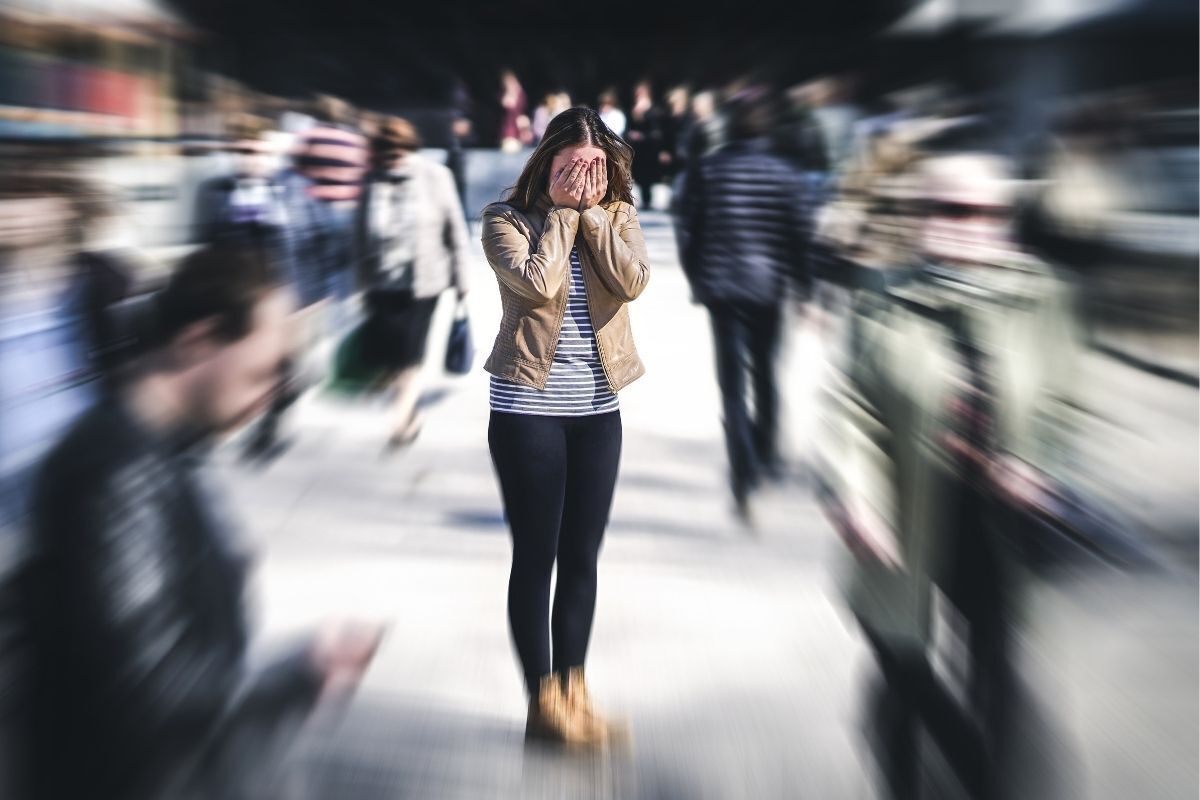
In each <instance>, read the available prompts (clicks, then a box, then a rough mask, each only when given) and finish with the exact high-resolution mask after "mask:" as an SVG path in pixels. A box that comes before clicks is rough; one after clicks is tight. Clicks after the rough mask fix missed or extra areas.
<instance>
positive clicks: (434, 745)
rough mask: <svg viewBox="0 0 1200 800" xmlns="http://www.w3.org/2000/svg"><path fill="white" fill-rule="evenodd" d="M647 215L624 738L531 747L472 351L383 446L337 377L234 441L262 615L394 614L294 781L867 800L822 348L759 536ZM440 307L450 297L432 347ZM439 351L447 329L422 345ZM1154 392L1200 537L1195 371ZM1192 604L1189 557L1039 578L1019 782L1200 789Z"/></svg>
mask: <svg viewBox="0 0 1200 800" xmlns="http://www.w3.org/2000/svg"><path fill="white" fill-rule="evenodd" d="M645 224H646V229H647V238H648V242H649V245H650V252H651V259H652V263H653V264H654V265H655V272H654V276H653V279H652V281H651V284H650V288H649V289H648V291H647V292H646V294H645V295H644V297H643V298H642V299H641V300H639V301H638V303H637V304H636V305H635V307H634V309H633V317H634V327H635V332H636V334H637V337H638V342H639V348H640V350H641V351H642V355H643V357H644V359H645V361H646V362H647V364H648V367H649V372H648V374H647V376H646V377H645V378H644V379H643V380H641V381H639V382H637V383H636V384H634V385H633V386H632V387H630V388H629V389H628V390H627V391H626V392H623V393H622V408H623V417H624V421H625V442H626V445H625V450H624V456H623V465H622V473H621V480H620V485H619V488H618V491H617V499H616V505H615V508H614V512H613V520H612V526H611V529H610V532H609V537H608V540H607V544H606V548H605V551H604V553H603V557H602V561H601V587H600V598H599V604H598V613H597V619H596V627H595V633H594V636H593V641H592V651H591V656H590V663H589V669H590V674H591V680H592V682H593V684H594V692H595V694H596V695H597V697H598V699H599V700H600V701H601V703H602V704H603V705H604V706H605V707H606V708H608V709H610V710H611V711H612V712H614V713H615V714H618V715H621V716H625V717H627V718H628V719H629V720H630V721H631V722H632V723H633V728H634V734H635V739H634V742H633V745H632V747H631V748H629V749H627V750H624V751H619V752H614V753H611V754H609V755H606V756H590V757H580V756H575V757H564V756H562V755H559V754H557V753H554V752H547V751H545V750H540V749H526V748H525V747H524V745H523V741H522V728H523V721H524V710H525V709H524V703H525V700H524V697H523V694H522V690H521V686H520V683H519V679H518V673H517V669H516V665H515V660H514V656H513V655H512V651H511V647H510V644H509V640H508V634H507V629H506V623H505V616H504V605H505V583H506V578H507V570H508V554H509V546H508V540H507V532H506V529H505V527H504V524H503V520H502V517H501V513H500V503H499V498H498V496H497V491H496V488H495V483H494V479H493V476H492V472H491V465H490V462H489V460H488V454H487V448H486V425H487V410H486V405H487V398H486V376H485V375H484V374H483V373H482V372H480V371H476V372H475V373H474V374H472V375H470V376H468V377H466V378H462V379H457V380H448V379H444V378H441V377H434V378H433V379H432V380H431V383H430V386H429V392H428V394H429V397H430V401H431V406H430V412H431V414H430V418H429V423H428V425H427V427H426V429H425V431H424V433H423V434H422V437H421V439H420V440H419V441H418V443H417V444H416V446H415V447H414V448H413V449H412V450H410V451H409V452H406V453H404V454H402V455H400V456H396V457H392V458H382V457H381V455H380V453H381V444H382V440H383V435H384V424H385V423H384V418H383V416H382V412H381V410H380V409H379V408H378V407H372V406H370V405H354V404H347V403H344V402H335V401H333V400H331V399H328V398H323V399H316V400H313V401H311V402H308V403H307V404H306V405H304V406H303V407H302V408H301V409H300V412H299V414H298V415H297V419H296V424H297V429H298V431H299V438H298V441H297V444H296V445H295V447H294V448H293V449H292V450H291V451H290V452H288V453H287V454H286V455H285V456H284V457H283V458H282V459H281V460H280V461H278V462H277V463H275V464H274V465H272V466H271V467H270V468H269V469H267V470H265V471H262V472H254V471H250V470H247V469H246V468H244V467H241V466H239V465H236V464H234V463H233V462H232V460H231V459H230V458H229V457H228V456H227V455H226V456H224V457H223V459H222V461H223V465H222V468H221V471H222V472H224V473H225V477H227V478H228V479H229V482H230V483H231V484H232V487H233V489H234V492H235V494H236V496H237V499H238V500H239V501H240V503H241V506H242V508H243V509H245V510H246V512H247V515H248V525H249V529H250V533H251V534H252V535H253V536H254V537H255V538H257V539H258V540H260V542H261V544H262V546H263V551H264V558H263V561H262V567H261V571H260V576H259V577H260V582H259V590H260V591H259V596H260V598H261V622H262V624H263V626H264V628H265V629H266V631H267V632H268V633H269V634H270V635H271V637H279V636H283V635H286V634H287V633H289V632H292V631H295V630H299V629H301V628H303V627H305V626H306V625H308V624H310V623H311V622H313V621H315V620H318V619H320V618H322V617H324V616H327V615H329V614H337V613H346V614H353V615H356V616H369V617H380V618H383V619H385V620H387V621H388V622H389V623H390V626H391V627H390V631H389V634H388V637H387V640H386V642H385V645H384V647H383V649H382V651H381V652H380V654H379V657H378V659H377V661H376V662H375V664H374V665H373V667H372V669H371V671H370V673H369V675H368V677H367V680H366V682H365V685H364V686H363V688H362V691H361V693H360V694H359V696H358V698H357V700H356V702H355V703H354V705H353V706H352V707H351V708H350V709H349V710H348V711H347V712H346V713H345V714H344V715H342V716H340V717H338V718H336V719H329V720H326V721H325V722H324V724H323V725H322V726H320V727H319V728H318V729H317V732H316V735H314V736H313V737H311V738H310V739H309V740H308V742H307V744H306V745H305V747H304V748H303V749H302V750H301V752H300V753H299V754H298V755H297V757H296V758H297V763H298V764H300V765H302V766H303V767H304V769H303V771H302V772H299V773H298V774H299V775H300V776H301V777H300V779H299V780H298V783H297V785H296V786H295V787H293V788H295V789H297V791H298V793H299V794H304V793H305V792H307V794H306V795H305V796H309V797H317V798H342V797H346V798H356V800H372V799H373V798H393V797H412V798H464V799H470V800H475V799H476V798H488V797H502V798H510V797H511V798H560V797H581V798H582V797H587V798H590V797H601V798H603V797H619V798H655V799H658V798H661V799H662V800H668V799H670V800H673V799H674V798H682V799H687V800H690V799H691V798H747V799H753V800H767V799H768V798H868V797H872V796H874V794H873V790H872V785H871V779H870V777H869V775H870V774H871V773H870V769H871V767H870V759H869V757H868V756H867V750H866V748H865V747H864V745H863V737H862V727H863V726H862V718H863V715H862V712H861V710H860V706H861V703H860V701H859V699H858V698H859V696H860V690H861V688H862V685H863V682H864V680H865V679H867V678H868V677H869V676H870V674H871V671H870V669H869V667H870V663H869V660H868V659H867V657H866V653H865V650H864V648H863V645H862V643H861V642H860V640H859V638H858V636H857V634H856V632H855V630H854V628H853V626H852V625H850V624H849V621H848V620H847V619H846V617H845V615H844V612H843V611H842V610H841V609H840V607H839V605H838V602H837V594H836V592H835V591H834V590H833V565H834V563H835V562H836V556H837V555H838V546H837V543H836V540H835V538H834V537H833V535H832V533H831V532H830V530H829V529H828V528H827V526H826V525H825V523H824V522H823V520H822V519H821V518H820V516H819V515H818V513H817V510H816V508H815V506H814V505H813V503H812V501H811V499H810V498H809V494H808V492H807V491H806V481H805V476H804V470H803V467H802V464H803V459H802V456H803V452H804V441H805V432H806V429H807V426H808V425H809V424H810V422H811V418H812V408H811V403H810V402H809V400H808V398H810V397H811V394H812V387H813V381H814V378H815V375H816V373H817V365H818V364H819V363H820V352H819V347H818V346H817V344H816V340H815V339H814V338H813V337H812V336H810V335H807V334H804V333H803V332H801V331H799V330H797V331H794V332H793V334H792V335H791V336H790V337H789V341H788V346H787V352H786V357H785V363H786V367H785V373H784V374H786V375H787V376H788V379H787V387H786V391H787V396H788V400H789V418H788V428H787V441H788V450H789V451H790V452H791V453H792V454H793V455H794V456H795V457H796V464H797V468H796V470H795V472H796V475H795V480H794V481H793V483H792V485H790V486H788V487H786V488H784V489H780V490H777V491H775V492H774V493H773V494H771V495H769V496H767V497H765V498H764V499H763V502H762V503H761V505H760V507H759V509H758V511H759V526H758V528H757V531H756V532H755V533H754V534H748V533H747V532H745V531H743V530H741V529H739V528H738V527H737V526H736V525H735V524H734V523H733V521H732V517H731V515H730V513H729V505H728V501H727V497H726V491H725V489H724V482H723V451H722V445H721V440H720V429H719V425H718V422H717V420H718V398H717V393H716V387H715V380H714V377H713V373H712V368H711V365H710V344H709V337H708V330H707V324H706V319H705V317H704V315H703V314H702V313H701V312H700V311H699V310H698V309H697V308H696V307H694V306H691V305H689V304H688V303H687V300H686V297H687V293H686V288H685V284H684V282H683V277H682V274H681V273H680V272H679V270H678V267H677V265H676V264H675V259H674V254H673V247H672V240H671V233H670V229H669V227H668V226H667V222H666V220H665V218H664V217H662V216H661V215H655V214H650V215H647V218H646V220H645ZM476 266H477V269H476V277H477V281H476V287H477V291H475V292H474V293H473V294H472V295H471V311H472V320H473V323H474V325H475V330H476V338H477V342H478V344H479V347H480V349H481V350H486V347H487V346H488V345H489V344H490V335H491V331H493V330H494V329H495V326H496V323H497V317H498V313H499V303H498V302H497V300H496V296H495V290H494V289H493V286H494V284H493V282H492V280H491V278H490V276H489V275H488V274H487V270H486V266H485V265H484V263H483V261H482V257H481V256H480V258H479V261H478V263H477V265H476ZM448 313H449V309H448V308H443V309H441V310H440V311H439V316H438V319H437V321H436V322H435V326H436V327H435V330H434V334H433V337H432V341H433V342H434V343H439V342H440V341H441V340H442V339H443V336H442V333H441V332H442V331H443V330H444V328H445V325H446V323H447V322H448ZM440 355H441V353H440V350H439V348H438V347H436V346H435V347H433V348H432V349H431V353H430V363H431V364H437V363H439V362H440ZM1106 370H1107V371H1106ZM1100 371H1101V372H1102V373H1103V376H1104V380H1106V381H1110V382H1114V383H1116V384H1118V385H1120V384H1122V379H1121V377H1120V375H1118V374H1115V373H1113V372H1112V371H1111V370H1109V369H1108V368H1107V367H1105V366H1102V367H1101V368H1100ZM1138 386H1142V384H1138ZM1147 391H1150V392H1151V393H1152V394H1154V395H1155V397H1157V398H1158V399H1159V400H1160V403H1159V405H1158V406H1157V408H1158V409H1159V410H1160V411H1161V414H1162V417H1161V418H1162V419H1167V422H1166V423H1163V424H1162V425H1158V427H1157V428H1156V427H1154V425H1155V424H1157V423H1154V424H1151V425H1150V427H1151V428H1153V430H1151V431H1150V432H1147V431H1145V430H1141V431H1139V430H1135V429H1134V428H1132V427H1130V426H1129V425H1127V424H1125V423H1124V422H1122V421H1121V419H1117V420H1116V421H1114V422H1112V423H1111V424H1113V425H1115V426H1117V427H1118V428H1119V429H1120V430H1121V431H1122V435H1126V436H1129V437H1132V439H1131V440H1133V441H1136V442H1138V443H1140V444H1139V448H1138V449H1137V453H1138V454H1139V455H1138V458H1139V459H1140V460H1138V461H1137V462H1136V463H1137V464H1139V465H1144V464H1146V463H1154V462H1155V461H1156V454H1157V453H1160V452H1161V451H1159V450H1156V449H1155V448H1156V447H1163V448H1166V449H1167V450H1169V452H1170V454H1171V455H1172V457H1173V458H1174V461H1172V462H1170V463H1172V464H1174V467H1173V470H1174V471H1173V474H1172V476H1171V477H1169V478H1164V479H1161V480H1154V481H1147V480H1146V476H1145V475H1142V476H1141V479H1142V484H1141V485H1147V486H1149V487H1151V488H1153V489H1154V490H1155V491H1156V492H1157V494H1153V496H1154V497H1155V498H1157V499H1156V502H1155V505H1156V506H1159V508H1158V509H1157V510H1156V509H1154V508H1151V509H1150V510H1149V511H1146V510H1145V509H1143V512H1144V513H1143V516H1144V517H1145V518H1147V519H1149V520H1151V521H1153V520H1157V519H1161V518H1167V517H1169V518H1170V519H1171V520H1172V521H1171V522H1170V523H1169V524H1167V525H1166V526H1165V527H1167V528H1170V530H1171V532H1173V533H1175V535H1176V536H1181V537H1182V538H1184V539H1187V535H1186V534H1187V532H1188V526H1189V525H1190V526H1191V527H1190V536H1191V537H1193V538H1194V536H1195V523H1194V513H1195V508H1194V505H1195V492H1196V489H1195V479H1194V475H1195V452H1194V450H1195V448H1194V447H1188V448H1182V447H1179V446H1178V442H1180V441H1190V442H1191V443H1192V444H1193V445H1194V443H1195V433H1196V430H1195V428H1196V414H1195V396H1194V395H1195V392H1194V390H1190V394H1179V395H1178V396H1174V395H1169V393H1167V394H1164V393H1163V392H1154V391H1153V390H1147ZM1106 397H1107V395H1106ZM1113 397H1114V398H1115V399H1112V401H1111V403H1109V406H1110V407H1111V409H1114V410H1113V412H1112V413H1113V414H1115V415H1116V416H1117V417H1121V418H1122V419H1124V418H1133V419H1140V418H1142V417H1144V415H1138V414H1136V413H1130V412H1131V409H1137V408H1139V407H1141V403H1142V398H1140V397H1139V396H1137V395H1133V396H1127V397H1125V399H1124V400H1122V399H1120V398H1118V397H1116V395H1115V394H1114V395H1113ZM1153 419H1155V420H1158V419H1160V418H1159V417H1154V418H1153ZM1163 425H1165V426H1166V428H1165V430H1166V431H1167V433H1163V431H1162V430H1160V428H1163ZM1186 425H1190V428H1188V427H1186ZM1180 426H1184V428H1183V429H1182V431H1181V428H1180ZM1156 431H1157V432H1156ZM1180 433H1182V434H1183V435H1184V436H1185V437H1190V438H1179V434H1180ZM1173 442H1174V446H1172V443H1173ZM1147 448H1148V449H1147ZM1124 461H1125V462H1126V470H1127V471H1128V470H1129V469H1132V468H1133V466H1132V465H1131V464H1130V463H1129V459H1124ZM1135 477H1137V476H1135ZM1129 485H1130V484H1128V483H1127V491H1130V492H1135V493H1136V490H1135V489H1131V488H1128V487H1129ZM1132 485H1133V486H1137V485H1139V484H1137V483H1136V482H1135V483H1133V484H1132ZM1189 498H1190V502H1189ZM1189 508H1190V511H1189ZM1189 513H1190V514H1191V515H1192V516H1191V517H1189ZM1189 520H1190V521H1189ZM1180 526H1182V530H1183V531H1184V534H1179V533H1178V531H1179V530H1180V529H1181V528H1180ZM1185 549H1186V548H1185ZM1193 552H1194V545H1193ZM1196 607H1197V593H1196V576H1195V570H1194V562H1193V563H1192V564H1191V565H1190V566H1189V567H1187V568H1182V569H1180V568H1176V569H1175V571H1174V572H1172V573H1170V575H1162V574H1156V575H1155V576H1153V577H1146V576H1140V577H1118V576H1114V575H1111V574H1106V573H1095V572H1089V573H1085V574H1080V575H1078V576H1074V577H1072V578H1071V579H1069V580H1063V581H1061V582H1059V583H1057V584H1055V585H1054V586H1038V587H1035V589H1034V591H1033V592H1032V593H1031V594H1030V602H1029V608H1030V609H1031V610H1030V611H1029V612H1028V614H1027V616H1028V625H1027V634H1026V642H1025V643H1026V646H1025V647H1024V648H1023V651H1022V661H1023V669H1024V674H1025V675H1026V678H1027V681H1028V683H1029V700H1030V703H1029V707H1030V708H1031V709H1032V710H1033V711H1034V713H1032V714H1030V715H1027V717H1028V723H1027V724H1028V725H1029V726H1030V727H1029V729H1028V730H1029V734H1028V736H1027V737H1025V739H1026V741H1027V742H1028V744H1029V749H1030V751H1031V753H1030V760H1029V763H1030V764H1031V765H1032V766H1031V768H1030V769H1029V770H1028V776H1026V777H1023V778H1021V780H1022V781H1023V782H1024V785H1025V786H1026V787H1027V791H1025V792H1024V793H1023V795H1022V796H1024V797H1046V798H1057V797H1112V798H1128V797H1139V796H1140V797H1180V798H1191V797H1195V796H1196V793H1197V767H1196V756H1197V749H1198V740H1197V730H1196V718H1197V709H1198V703H1197V687H1196V683H1197V680H1196V679H1197V636H1196V634H1197V631H1196ZM1047 765H1049V766H1051V767H1052V769H1051V768H1046V767H1047ZM1039 767H1040V768H1039ZM933 769H934V772H935V773H936V772H937V767H936V764H935V765H933ZM1034 779H1037V780H1034Z"/></svg>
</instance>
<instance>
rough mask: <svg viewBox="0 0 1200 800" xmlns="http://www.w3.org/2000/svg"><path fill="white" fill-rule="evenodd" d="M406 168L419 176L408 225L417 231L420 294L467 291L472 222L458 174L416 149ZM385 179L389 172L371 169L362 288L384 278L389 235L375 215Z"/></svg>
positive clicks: (363, 222)
mask: <svg viewBox="0 0 1200 800" xmlns="http://www.w3.org/2000/svg"><path fill="white" fill-rule="evenodd" d="M402 174H404V175H405V176H406V177H407V179H408V180H411V181H413V184H412V186H411V190H412V192H413V203H412V205H411V207H410V208H411V209H412V211H413V213H414V214H415V217H414V218H413V219H412V220H410V221H409V222H408V223H407V226H408V230H409V231H410V232H411V234H412V236H413V237H414V240H413V242H412V252H413V272H414V276H413V291H414V294H415V296H416V297H417V298H427V297H436V296H437V295H439V294H441V293H442V292H443V291H445V290H446V289H448V288H450V287H451V286H453V287H455V288H457V289H459V290H460V291H466V289H467V265H468V260H467V226H466V223H465V222H464V221H463V216H462V205H461V203H460V202H459V198H458V189H457V188H456V187H455V185H454V176H453V174H452V173H451V172H450V170H449V169H447V168H446V167H444V166H442V165H441V164H438V163H436V162H434V161H430V160H429V159H428V158H425V157H423V156H421V155H419V154H416V153H414V154H412V155H410V156H409V157H408V160H407V161H406V162H405V165H404V169H403V172H402ZM383 181H386V176H385V175H384V174H383V173H372V174H371V175H368V176H367V183H366V186H365V188H364V191H363V194H362V198H361V200H360V202H359V204H358V217H357V220H356V224H355V232H356V235H355V244H356V259H355V260H356V264H357V267H358V280H359V286H360V288H370V287H372V286H375V285H377V284H378V282H379V280H380V278H381V269H382V267H383V258H384V256H385V253H384V249H385V248H384V245H385V241H386V240H384V239H383V238H381V237H380V236H379V233H378V231H377V229H376V226H375V225H374V224H373V219H374V218H375V211H376V209H375V205H376V203H377V202H378V197H379V194H380V192H379V188H380V186H381V182H383Z"/></svg>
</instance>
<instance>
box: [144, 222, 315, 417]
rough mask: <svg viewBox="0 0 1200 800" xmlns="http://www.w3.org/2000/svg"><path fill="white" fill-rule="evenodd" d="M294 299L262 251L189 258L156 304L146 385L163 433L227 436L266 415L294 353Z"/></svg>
mask: <svg viewBox="0 0 1200 800" xmlns="http://www.w3.org/2000/svg"><path fill="white" fill-rule="evenodd" d="M291 310H292V297H291V295H290V293H289V292H288V291H287V290H286V289H284V287H283V285H282V284H281V282H280V280H279V278H278V273H277V272H276V270H275V268H274V266H273V264H272V263H271V262H270V260H269V259H268V257H267V255H266V253H265V252H264V251H263V250H261V249H260V248H255V247H248V246H233V245H209V246H206V247H203V248H201V249H200V250H197V251H196V252H194V253H192V254H191V255H189V256H187V257H186V258H185V259H184V260H183V261H182V262H181V263H180V265H179V266H178V267H177V268H176V270H175V271H174V272H173V273H172V275H171V277H170V278H169V280H168V282H167V284H166V286H165V287H164V288H163V289H162V290H161V292H160V294H159V295H158V297H157V298H156V302H155V326H154V330H155V340H154V344H155V346H154V348H153V350H152V351H151V352H150V353H149V354H148V355H147V357H146V363H145V369H144V371H143V373H142V374H141V376H140V379H141V380H142V381H153V382H154V383H155V384H156V385H157V386H158V387H159V391H158V392H157V396H158V397H160V398H163V400H162V402H161V403H159V404H158V409H157V412H156V413H158V414H159V415H161V422H162V423H163V425H164V427H183V428H188V429H191V430H195V431H197V432H201V433H204V434H216V433H221V432H226V431H229V430H232V429H234V428H236V427H238V426H239V425H240V424H242V423H244V422H245V421H247V420H248V419H250V418H251V417H253V416H254V415H255V414H257V413H258V412H260V411H262V410H263V409H264V408H265V407H266V405H267V404H268V403H269V401H270V400H271V398H272V396H273V395H274V393H275V391H276V390H277V388H278V386H279V383H280V379H281V376H282V375H283V366H284V362H285V359H286V358H287V357H288V356H289V354H290V351H291V337H290V324H289V315H290V312H291Z"/></svg>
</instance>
